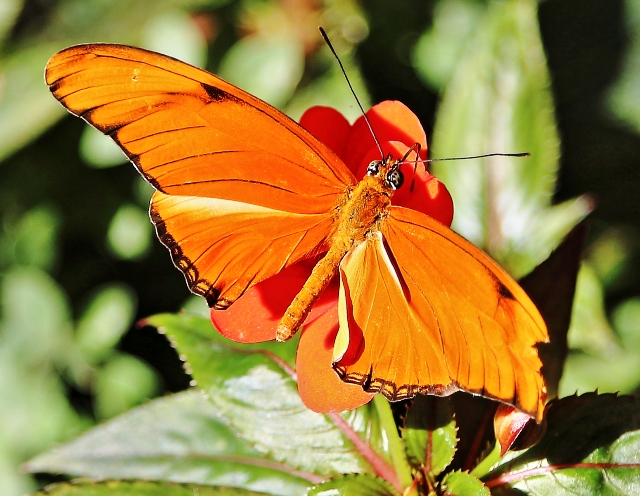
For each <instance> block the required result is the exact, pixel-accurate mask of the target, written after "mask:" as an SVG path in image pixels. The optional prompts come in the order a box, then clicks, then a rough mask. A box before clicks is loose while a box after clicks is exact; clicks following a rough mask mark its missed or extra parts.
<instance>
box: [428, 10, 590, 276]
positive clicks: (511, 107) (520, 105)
mask: <svg viewBox="0 0 640 496" xmlns="http://www.w3.org/2000/svg"><path fill="white" fill-rule="evenodd" d="M536 7H537V3H536V2H535V1H533V0H522V1H518V2H491V4H490V6H489V9H488V10H487V14H486V16H485V17H484V20H483V23H482V24H481V25H480V26H479V27H478V30H477V32H476V35H475V38H474V39H473V41H472V43H470V44H469V49H468V50H467V51H466V54H465V56H464V57H463V58H462V60H461V62H460V64H459V66H458V69H457V71H456V74H455V75H454V77H453V80H452V81H451V83H450V84H449V86H448V88H447V91H446V93H445V96H444V99H443V101H442V103H441V105H440V109H439V112H438V116H437V121H436V126H435V129H434V137H433V145H432V151H433V155H434V157H459V156H468V155H479V154H483V153H493V152H503V153H507V152H530V153H531V157H529V158H519V159H518V158H506V157H492V158H486V159H481V160H470V161H464V162H447V163H446V164H434V167H433V170H434V173H435V175H436V176H438V177H439V178H440V179H441V180H442V181H443V182H444V183H445V184H446V185H447V188H448V189H449V191H450V192H451V194H452V196H453V200H454V203H455V208H456V214H455V216H454V222H453V229H455V230H456V231H458V232H459V233H461V234H462V235H463V236H465V237H467V238H468V239H469V240H471V241H472V242H474V243H475V244H476V245H478V246H480V247H483V248H484V249H485V250H486V251H488V253H490V254H491V255H492V256H493V257H494V258H496V259H497V260H498V262H500V263H502V264H503V265H504V266H505V268H506V269H507V270H508V271H509V272H510V273H511V274H512V275H513V276H515V277H521V276H522V275H524V274H526V273H528V272H530V271H531V269H533V267H535V266H536V265H538V263H540V262H541V261H542V260H544V259H545V258H547V256H548V254H549V253H550V252H551V250H552V249H553V248H554V247H555V246H556V245H557V244H558V243H559V242H560V240H561V239H562V237H563V236H564V235H565V234H566V233H567V232H568V231H569V230H570V229H571V227H573V226H574V225H575V224H576V223H577V222H578V221H579V220H580V219H582V218H583V217H584V216H585V215H586V214H587V213H588V212H589V211H590V209H591V203H590V202H589V201H586V200H580V199H578V200H574V201H569V202H565V203H563V204H561V205H556V206H554V207H553V208H549V207H548V206H549V203H550V201H551V199H552V195H553V193H554V188H555V175H556V171H557V168H558V156H559V146H560V142H559V138H558V133H557V129H556V124H555V120H554V115H553V103H552V98H551V91H550V83H549V74H548V71H547V68H546V64H545V57H544V51H543V47H542V43H541V40H540V34H539V32H538V24H537V13H536Z"/></svg>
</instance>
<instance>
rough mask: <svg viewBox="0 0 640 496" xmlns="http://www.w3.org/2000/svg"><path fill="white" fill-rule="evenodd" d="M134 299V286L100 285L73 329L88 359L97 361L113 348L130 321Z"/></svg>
mask: <svg viewBox="0 0 640 496" xmlns="http://www.w3.org/2000/svg"><path fill="white" fill-rule="evenodd" d="M136 300H137V299H136V295H135V293H134V292H133V290H132V289H131V288H129V287H128V286H125V285H123V284H111V285H108V286H106V287H103V288H101V289H100V290H99V291H98V293H97V294H95V295H94V296H93V297H92V299H91V301H90V302H89V305H88V306H87V308H86V310H85V311H84V313H83V314H82V317H81V318H80V321H79V322H78V325H77V329H76V341H77V343H78V346H79V347H80V351H81V352H82V355H83V357H84V358H85V359H86V360H87V361H89V362H91V363H98V362H100V361H101V360H104V359H105V358H106V357H107V356H108V355H110V354H111V353H112V352H113V348H114V346H115V345H116V344H118V341H120V338H121V337H122V335H123V334H124V333H125V332H127V331H128V330H129V328H130V327H131V324H132V323H133V319H134V317H135V312H136V306H137V301H136Z"/></svg>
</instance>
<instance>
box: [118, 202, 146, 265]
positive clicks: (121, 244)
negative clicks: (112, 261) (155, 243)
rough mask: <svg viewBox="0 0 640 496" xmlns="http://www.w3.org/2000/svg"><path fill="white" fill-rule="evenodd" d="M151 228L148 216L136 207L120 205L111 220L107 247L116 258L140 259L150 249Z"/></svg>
mask: <svg viewBox="0 0 640 496" xmlns="http://www.w3.org/2000/svg"><path fill="white" fill-rule="evenodd" d="M152 238H153V227H152V226H151V222H149V215H148V214H147V212H146V211H144V210H143V209H142V208H140V207H138V206H137V205H132V204H129V205H122V206H121V207H120V208H119V209H118V211H117V212H116V214H115V215H114V216H113V219H111V223H110V224H109V230H108V231H107V245H108V246H109V248H110V250H111V252H112V253H113V254H114V255H115V256H117V257H118V258H123V259H125V260H132V259H136V258H141V257H143V256H144V255H146V254H147V252H148V251H149V249H150V248H151V241H152Z"/></svg>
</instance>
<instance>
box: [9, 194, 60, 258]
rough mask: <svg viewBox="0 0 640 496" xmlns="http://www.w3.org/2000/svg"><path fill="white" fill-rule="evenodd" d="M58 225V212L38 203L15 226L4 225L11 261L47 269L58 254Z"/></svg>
mask: <svg viewBox="0 0 640 496" xmlns="http://www.w3.org/2000/svg"><path fill="white" fill-rule="evenodd" d="M7 224H8V223H7ZM59 224H60V215H59V214H58V213H57V212H56V211H55V210H54V209H52V208H50V207H47V206H39V207H35V208H33V209H31V210H29V211H28V212H26V213H25V214H24V215H23V216H22V217H21V218H20V220H19V221H18V222H17V223H16V225H15V226H10V225H7V228H8V229H7V231H8V232H7V238H8V241H9V243H10V244H11V248H12V249H11V252H12V253H11V255H13V256H12V257H11V258H13V261H14V262H15V263H18V264H20V265H33V266H35V267H39V268H41V269H44V270H50V269H51V268H52V267H53V266H54V263H55V260H56V256H57V253H56V252H57V246H56V240H57V237H58V228H59ZM6 262H7V263H8V262H9V260H6ZM2 263H3V264H4V263H5V261H4V260H3V261H2Z"/></svg>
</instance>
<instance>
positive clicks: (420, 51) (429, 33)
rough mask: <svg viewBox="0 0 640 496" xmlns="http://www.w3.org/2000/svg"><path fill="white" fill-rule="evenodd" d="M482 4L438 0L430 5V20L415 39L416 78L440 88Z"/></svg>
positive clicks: (473, 0)
mask: <svg viewBox="0 0 640 496" xmlns="http://www.w3.org/2000/svg"><path fill="white" fill-rule="evenodd" d="M481 14H482V4H481V3H480V2H478V1H477V0H453V1H451V0H440V1H439V2H437V3H436V5H435V6H434V8H433V23H432V25H431V26H430V27H429V29H427V30H426V31H425V32H424V33H422V35H421V36H420V38H419V39H418V42H417V43H416V45H415V47H414V50H413V54H412V62H413V66H414V67H415V69H416V73H417V74H418V76H420V78H421V79H422V80H423V81H424V82H425V83H426V84H428V85H429V86H431V87H432V88H434V89H435V90H438V91H440V90H443V89H444V87H445V85H446V84H447V82H449V79H451V76H452V74H453V72H454V70H455V68H456V64H457V63H458V60H459V59H460V57H461V56H462V54H463V51H464V48H465V47H466V46H467V44H468V42H469V38H470V37H471V35H472V34H473V32H474V28H475V27H476V26H477V25H478V24H480V23H479V18H480V16H481Z"/></svg>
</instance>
